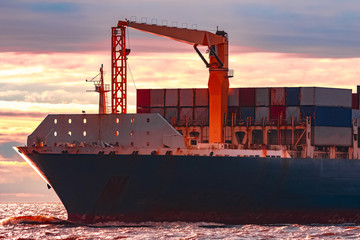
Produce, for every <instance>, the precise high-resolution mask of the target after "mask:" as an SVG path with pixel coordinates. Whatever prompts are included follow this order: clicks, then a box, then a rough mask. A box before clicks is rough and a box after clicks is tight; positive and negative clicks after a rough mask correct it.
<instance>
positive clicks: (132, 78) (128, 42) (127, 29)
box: [126, 28, 137, 91]
mask: <svg viewBox="0 0 360 240" xmlns="http://www.w3.org/2000/svg"><path fill="white" fill-rule="evenodd" d="M126 31H127V34H126V35H127V38H128V39H127V41H126V43H127V44H128V47H129V49H131V48H130V37H129V28H126ZM127 68H128V70H129V72H130V76H131V80H132V82H133V84H134V88H135V91H137V88H136V85H135V80H134V77H133V75H132V72H131V69H130V65H129V62H127Z"/></svg>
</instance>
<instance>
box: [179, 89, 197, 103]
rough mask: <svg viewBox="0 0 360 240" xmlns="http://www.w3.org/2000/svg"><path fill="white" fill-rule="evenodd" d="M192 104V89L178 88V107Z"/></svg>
mask: <svg viewBox="0 0 360 240" xmlns="http://www.w3.org/2000/svg"><path fill="white" fill-rule="evenodd" d="M193 106H194V89H180V107H193Z"/></svg>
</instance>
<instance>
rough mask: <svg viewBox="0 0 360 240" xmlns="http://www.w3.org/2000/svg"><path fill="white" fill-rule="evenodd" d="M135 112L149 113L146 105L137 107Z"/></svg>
mask: <svg viewBox="0 0 360 240" xmlns="http://www.w3.org/2000/svg"><path fill="white" fill-rule="evenodd" d="M136 113H150V108H148V107H139V106H138V107H137V108H136Z"/></svg>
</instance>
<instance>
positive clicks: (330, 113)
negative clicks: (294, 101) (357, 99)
mask: <svg viewBox="0 0 360 240" xmlns="http://www.w3.org/2000/svg"><path fill="white" fill-rule="evenodd" d="M300 115H301V119H302V120H305V119H306V117H307V116H311V125H312V126H330V127H351V125H352V121H351V118H352V109H351V108H341V107H319V106H301V107H300Z"/></svg>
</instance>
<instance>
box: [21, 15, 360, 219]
mask: <svg viewBox="0 0 360 240" xmlns="http://www.w3.org/2000/svg"><path fill="white" fill-rule="evenodd" d="M129 27H130V28H134V29H138V30H141V31H145V32H148V33H152V34H157V35H160V36H164V37H167V38H170V39H174V40H178V41H181V42H184V43H187V44H191V45H192V46H193V48H194V50H195V51H196V53H197V54H198V55H199V56H200V59H201V60H202V61H203V62H204V64H205V66H206V67H207V68H208V69H209V82H208V87H207V88H196V89H195V88H192V89H173V88H172V89H138V90H137V113H136V114H129V113H127V110H126V70H127V67H126V60H127V58H128V55H129V53H130V49H127V48H126V37H125V33H126V28H129ZM198 45H199V46H206V47H207V49H208V53H209V56H208V59H206V58H205V57H204V56H203V54H202V53H201V52H200V51H199V49H198V48H197V46H198ZM111 53H112V76H111V78H112V79H111V90H110V88H109V87H108V86H107V85H104V83H103V78H102V74H101V77H100V80H99V81H97V82H96V83H95V86H96V88H95V90H96V91H97V92H99V96H100V97H99V114H85V113H82V114H50V115H48V116H47V117H46V118H45V119H44V120H43V121H42V122H41V123H40V125H39V126H38V127H37V128H36V129H35V131H34V132H33V133H32V134H31V135H29V137H28V140H27V146H21V147H15V150H16V151H17V152H18V153H19V154H20V155H21V156H22V157H23V158H24V160H25V161H27V162H28V163H29V164H30V165H31V166H32V167H33V168H34V170H35V171H36V172H37V173H38V174H39V175H40V176H41V177H42V178H43V179H44V181H45V182H46V183H47V184H48V187H50V186H51V187H52V188H53V189H54V190H55V192H56V194H57V195H58V196H59V198H60V200H61V201H62V203H63V204H64V206H65V208H66V210H67V213H68V220H69V221H71V222H74V223H95V222H105V221H121V222H144V221H187V222H216V223H225V224H278V223H299V224H310V223H321V224H324V223H331V224H334V223H359V222H360V161H359V155H360V152H359V142H358V131H359V127H358V122H357V119H358V117H359V116H360V113H359V94H358V93H359V91H358V93H352V90H351V89H339V88H323V87H276V88H271V87H264V88H229V79H230V78H231V77H232V71H230V70H229V69H228V36H227V33H226V32H224V31H219V30H217V31H216V33H211V32H207V31H199V30H195V29H187V28H179V27H167V26H160V25H156V24H147V23H137V22H135V21H119V22H118V24H117V26H116V27H113V28H112V51H111ZM101 73H102V69H101ZM358 89H359V88H358ZM110 91H111V113H108V111H107V107H106V97H105V95H106V93H107V92H110Z"/></svg>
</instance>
